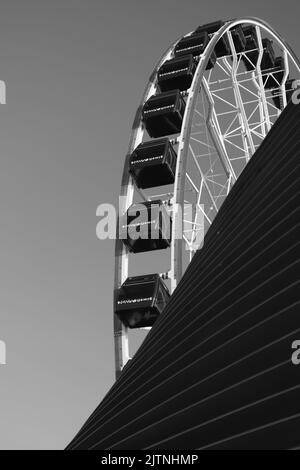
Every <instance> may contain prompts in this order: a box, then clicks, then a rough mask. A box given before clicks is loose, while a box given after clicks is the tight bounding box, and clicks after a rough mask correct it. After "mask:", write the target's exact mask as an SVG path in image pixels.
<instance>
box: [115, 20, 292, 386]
mask: <svg viewBox="0 0 300 470" xmlns="http://www.w3.org/2000/svg"><path fill="white" fill-rule="evenodd" d="M299 78H300V62H299V60H298V59H297V57H296V56H295V54H294V53H293V51H292V50H291V48H290V47H289V45H288V44H287V43H286V42H285V41H284V40H283V39H282V38H281V37H280V35H279V34H278V33H276V32H275V31H274V30H273V29H272V27H271V26H269V25H268V24H267V23H265V22H264V21H262V20H260V19H257V18H242V19H238V20H230V21H226V22H223V21H216V22H214V23H210V24H206V25H203V26H200V27H198V28H197V29H195V30H194V31H192V32H190V33H188V34H186V35H185V36H183V37H181V38H180V39H179V40H177V41H176V42H175V43H173V44H172V46H171V47H170V48H169V49H168V50H167V51H166V53H165V54H164V55H163V56H162V58H161V59H160V60H159V62H158V64H157V65H156V67H155V69H154V72H153V73H152V75H151V77H150V80H149V83H148V84H147V86H146V89H145V92H144V95H143V98H142V100H141V103H140V106H139V108H138V110H137V113H136V116H135V119H134V123H133V126H132V134H131V138H130V143H129V149H128V153H127V157H126V159H125V164H124V170H123V177H122V184H121V191H120V214H121V215H120V220H119V224H118V226H119V230H118V236H117V240H116V247H115V291H114V297H115V299H114V303H115V306H114V311H115V316H114V337H115V358H116V376H117V377H118V376H119V374H120V373H121V371H122V369H123V368H124V367H125V365H126V363H127V362H128V360H129V359H130V352H129V349H130V348H129V346H130V345H129V343H130V338H129V332H130V331H134V330H135V331H136V330H140V329H149V328H151V327H152V325H153V324H154V322H155V321H156V319H157V317H158V316H159V314H160V313H161V312H162V310H163V308H164V306H165V305H166V303H167V302H168V299H169V297H170V295H172V293H173V291H174V289H175V288H176V286H177V284H178V282H180V279H181V277H182V275H183V273H184V271H185V270H186V269H187V267H188V265H189V263H190V261H191V259H192V257H193V255H194V253H195V252H196V251H197V250H198V249H201V247H202V244H203V240H204V236H205V234H206V232H207V230H208V229H209V227H210V225H211V224H212V222H213V220H214V218H215V216H216V215H217V213H218V211H219V209H220V207H221V205H222V203H223V202H224V200H225V198H226V197H227V195H228V194H229V192H230V190H231V188H232V187H233V185H234V183H235V181H236V180H237V179H238V177H239V175H240V174H241V172H242V171H243V169H244V168H245V166H246V165H247V163H248V162H249V160H250V159H251V157H252V156H253V154H254V153H255V151H256V149H257V148H258V147H259V146H260V144H261V142H262V141H263V140H264V138H265V137H266V135H267V133H268V132H269V130H270V129H271V127H272V125H273V124H274V122H275V121H276V119H277V118H278V117H279V115H280V113H281V112H282V110H283V109H284V108H285V107H286V105H287V103H288V102H289V100H290V99H291V97H292V94H293V91H294V84H295V82H294V80H297V79H299ZM153 229H154V232H153ZM153 233H156V235H157V236H155V237H153V236H151V235H153ZM139 260H142V261H139ZM135 270H136V271H135ZM152 273H154V274H152Z"/></svg>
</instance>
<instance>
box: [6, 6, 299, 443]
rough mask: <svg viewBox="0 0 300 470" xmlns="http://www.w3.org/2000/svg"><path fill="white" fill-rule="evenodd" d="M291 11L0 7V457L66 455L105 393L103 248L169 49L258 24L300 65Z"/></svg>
mask: <svg viewBox="0 0 300 470" xmlns="http://www.w3.org/2000/svg"><path fill="white" fill-rule="evenodd" d="M299 5H300V4H299V2H298V0H286V1H285V2H284V3H282V2H279V1H278V0H265V1H261V0H251V1H246V0H227V1H222V0H210V1H207V2H204V1H196V0H185V1H182V2H175V1H170V0H160V1H158V0H152V1H144V0H105V1H104V0H86V1H82V0H47V1H46V0H2V1H1V2H0V79H1V80H5V82H6V84H7V104H6V105H0V150H1V153H0V155H1V158H0V214H1V230H0V253H1V255H0V256H1V263H0V278H1V282H0V340H4V341H5V342H6V345H7V365H6V366H0V448H1V449H13V448H19V449H21V448H22V449H46V448H50V449H51V448H52V449H53V448H63V447H65V445H66V444H67V443H68V442H69V441H70V440H71V438H72V437H73V436H74V434H75V433H76V432H77V431H78V429H79V428H80V426H81V425H82V424H83V422H84V421H85V420H86V418H87V417H88V415H89V414H90V413H91V412H92V411H93V409H94V408H95V407H96V405H97V404H98V403H99V402H100V401H101V399H102V398H103V396H104V395H105V393H106V392H107V390H108V389H109V387H110V386H111V385H112V383H113V381H114V357H113V334H112V323H113V319H112V315H113V314H112V290H113V243H112V242H111V241H99V240H98V239H97V238H96V223H97V218H96V208H97V206H98V204H100V203H103V202H109V203H116V201H117V197H118V192H119V186H120V179H121V173H122V167H123V161H124V156H125V154H126V151H127V145H128V140H129V135H130V128H131V124H132V120H133V117H134V114H135V111H136V107H137V105H138V103H139V101H140V98H141V94H142V92H143V89H144V87H145V84H146V81H147V79H148V77H149V75H150V73H151V71H152V69H153V66H154V65H155V63H156V61H157V59H158V58H159V57H160V55H161V54H162V52H163V51H164V50H165V49H166V47H167V46H168V45H169V44H170V43H172V42H173V41H174V40H175V39H176V38H177V37H178V36H180V35H181V34H184V33H186V32H188V31H191V30H192V29H194V28H195V27H196V26H198V25H199V24H203V23H206V22H210V21H213V20H217V19H221V18H222V19H229V18H235V17H241V16H249V15H251V16H258V17H261V18H263V19H265V20H267V21H268V22H269V23H271V24H272V25H273V26H274V27H275V28H276V29H277V30H278V32H279V33H281V34H282V36H283V37H285V38H286V39H287V40H288V42H289V43H290V45H291V46H292V48H293V49H294V51H295V52H296V53H298V55H300V39H299V16H300V15H299V13H300V6H299Z"/></svg>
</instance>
